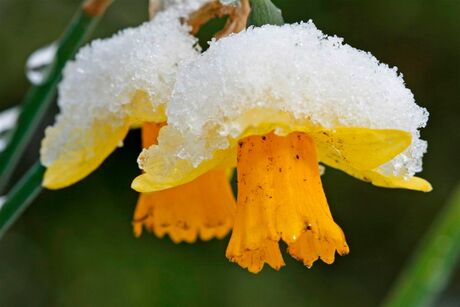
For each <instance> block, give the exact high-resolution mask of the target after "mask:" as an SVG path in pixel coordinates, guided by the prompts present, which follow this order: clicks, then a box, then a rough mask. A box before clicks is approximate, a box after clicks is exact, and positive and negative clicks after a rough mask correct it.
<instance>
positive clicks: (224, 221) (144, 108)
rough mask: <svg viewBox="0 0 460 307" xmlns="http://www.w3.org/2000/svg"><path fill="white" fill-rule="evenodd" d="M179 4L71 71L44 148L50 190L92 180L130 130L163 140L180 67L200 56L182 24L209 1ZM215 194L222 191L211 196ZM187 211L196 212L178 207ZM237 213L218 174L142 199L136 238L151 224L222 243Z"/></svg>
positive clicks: (93, 48) (103, 44)
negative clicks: (161, 131)
mask: <svg viewBox="0 0 460 307" xmlns="http://www.w3.org/2000/svg"><path fill="white" fill-rule="evenodd" d="M176 2H178V5H177V6H172V7H170V8H168V9H167V10H165V11H163V12H160V13H158V14H157V16H156V17H155V18H154V19H153V20H152V21H150V22H146V23H144V24H143V25H141V26H139V27H137V28H131V29H126V30H123V31H121V32H120V33H118V34H116V35H115V36H113V37H112V38H109V39H104V40H96V41H94V42H92V43H91V44H90V45H89V46H87V47H84V48H82V49H81V50H80V52H79V53H78V55H77V56H76V60H75V61H72V62H70V63H69V64H67V65H66V67H65V69H64V73H63V81H62V82H61V84H60V85H59V100H58V104H59V108H60V114H59V115H58V116H57V119H56V123H55V124H54V126H52V127H50V128H48V129H47V130H46V136H45V139H44V140H43V142H42V148H41V161H42V163H43V165H45V166H46V167H47V170H46V173H45V178H44V182H43V185H44V186H45V187H47V188H50V189H58V188H63V187H66V186H69V185H71V184H73V183H75V182H77V181H79V180H81V179H83V178H84V177H86V176H87V175H88V174H90V173H91V172H92V171H93V170H95V169H96V168H97V167H98V166H99V165H100V164H101V163H102V162H103V161H104V160H105V159H106V158H107V156H108V155H109V154H110V153H111V152H112V151H114V150H115V149H116V148H117V146H120V144H122V142H123V139H124V138H125V136H126V134H127V133H128V131H129V129H130V128H136V127H142V133H143V143H144V145H145V146H148V145H151V144H153V143H155V142H156V135H157V132H158V130H159V128H160V127H161V126H163V125H164V124H165V122H166V120H167V118H166V116H165V113H164V109H165V105H166V104H167V102H168V100H169V96H170V95H171V91H172V89H173V86H174V83H175V80H176V72H177V70H178V67H179V66H180V65H181V63H182V62H184V61H187V60H190V59H192V58H194V57H196V56H198V55H199V54H200V52H199V50H197V48H196V47H195V46H196V45H197V39H196V38H194V37H193V36H192V35H190V34H189V30H190V28H189V27H188V26H187V25H184V24H182V23H181V22H180V19H181V17H182V16H184V14H185V13H186V12H188V10H189V9H192V8H193V9H195V8H197V7H198V6H199V4H200V3H201V4H202V3H204V2H205V1H198V0H197V1H191V2H190V5H191V7H190V8H189V7H187V6H186V5H185V4H183V3H182V2H181V1H176ZM173 4H174V3H173ZM208 188H209V189H211V190H212V189H215V190H216V191H217V192H214V193H206V191H207V190H203V189H208ZM216 195H218V197H216ZM186 206H188V207H189V208H188V210H190V211H192V212H193V214H188V213H187V212H186V211H184V210H179V209H178V207H186ZM209 206H212V207H213V210H209ZM234 208H235V204H234V199H233V195H232V193H231V188H230V185H229V184H228V181H227V175H226V172H225V170H219V171H211V172H209V173H208V174H205V175H204V176H201V177H199V178H196V179H195V180H194V181H193V182H191V183H188V184H187V185H184V186H182V187H178V188H175V189H172V190H171V191H162V192H159V193H153V194H145V195H141V196H140V198H139V202H138V206H137V209H136V212H135V216H134V221H133V224H134V225H133V227H134V232H135V234H136V235H137V236H138V235H140V234H141V232H142V228H143V227H144V226H145V227H147V228H148V229H149V230H151V231H152V232H154V233H155V234H157V235H158V236H163V235H164V234H169V235H170V236H171V238H172V239H173V240H174V241H175V242H180V241H183V240H184V241H188V242H192V241H194V240H195V239H196V238H197V237H198V236H200V237H201V238H202V239H210V238H213V237H222V236H223V235H225V234H227V233H228V231H229V230H230V229H231V227H232V225H233V217H234V216H233V215H234Z"/></svg>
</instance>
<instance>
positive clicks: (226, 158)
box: [133, 21, 431, 191]
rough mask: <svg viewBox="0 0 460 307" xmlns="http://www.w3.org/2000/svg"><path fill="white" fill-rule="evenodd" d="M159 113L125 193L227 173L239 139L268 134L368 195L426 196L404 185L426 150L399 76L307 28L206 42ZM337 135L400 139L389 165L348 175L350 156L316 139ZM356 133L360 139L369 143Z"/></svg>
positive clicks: (419, 112) (418, 112)
mask: <svg viewBox="0 0 460 307" xmlns="http://www.w3.org/2000/svg"><path fill="white" fill-rule="evenodd" d="M166 113H167V116H168V123H169V125H168V126H167V127H165V128H164V129H163V130H162V131H161V132H160V136H159V145H158V146H152V147H151V148H150V149H148V150H144V151H143V153H142V154H141V156H140V157H139V165H140V167H141V168H142V169H144V171H145V172H146V173H147V174H146V175H143V176H140V177H138V179H137V180H135V181H134V183H133V187H134V188H135V189H137V190H139V191H141V190H155V189H163V188H166V187H168V186H172V185H174V184H177V183H180V182H185V181H188V180H190V179H192V178H193V177H195V176H197V175H199V174H200V173H202V172H203V171H206V170H207V169H209V168H212V167H215V166H216V165H224V164H227V165H234V164H235V163H236V145H237V142H238V140H239V139H241V138H243V137H245V136H248V135H254V134H255V135H264V134H267V133H268V132H270V131H272V130H274V131H275V133H276V134H278V135H287V134H289V133H291V132H294V131H300V132H307V133H312V134H313V135H314V139H315V142H316V143H317V147H318V149H317V150H318V155H319V159H320V160H321V161H322V162H324V163H325V164H328V165H330V166H333V167H336V168H340V169H342V170H344V171H345V172H347V173H349V174H350V175H353V176H355V177H358V178H360V179H363V180H366V181H371V182H372V183H374V184H376V185H380V186H387V187H406V188H411V189H416V190H429V189H430V188H431V187H429V184H428V183H426V182H424V181H423V182H422V181H420V180H421V179H420V180H419V178H412V176H413V175H414V174H415V173H416V172H420V171H421V169H422V162H421V158H422V156H423V154H424V153H425V151H426V142H425V141H422V140H420V138H419V130H418V129H419V128H421V127H424V126H425V124H426V122H427V120H428V112H427V111H426V110H425V109H424V108H421V107H419V106H418V105H417V104H416V103H415V101H414V96H413V94H412V93H411V91H410V90H409V89H408V88H406V86H405V84H404V80H403V78H402V75H401V74H399V73H398V72H397V69H396V68H390V67H389V66H388V65H386V64H383V63H379V61H378V60H377V59H376V58H375V57H373V56H372V55H371V54H370V53H368V52H364V51H361V50H358V49H355V48H353V47H351V46H349V45H347V44H344V43H343V39H341V38H339V37H336V36H327V35H324V34H323V33H322V32H321V31H320V30H318V29H317V28H316V27H315V25H314V24H313V23H312V22H311V21H310V22H308V23H300V24H292V25H284V26H270V25H267V26H263V27H261V28H249V29H247V30H246V31H244V32H241V33H239V34H235V35H232V36H230V37H227V38H224V39H221V40H219V41H215V42H212V44H211V46H210V48H209V49H208V50H207V51H206V52H205V53H203V54H202V55H201V56H200V57H198V58H196V59H195V60H194V61H192V62H190V63H188V65H184V66H183V67H182V69H181V70H180V72H179V73H178V78H177V82H176V85H175V89H174V92H173V96H172V99H171V101H170V103H169V104H168V108H167V111H166ZM343 128H370V129H386V130H385V131H389V132H388V133H389V134H388V133H387V136H384V137H382V136H381V135H380V133H379V132H378V131H377V132H376V133H371V134H370V137H371V138H375V139H379V140H380V141H381V142H380V143H381V144H388V145H389V146H392V143H393V138H394V137H396V135H397V133H396V132H395V133H396V134H395V133H393V132H394V131H396V130H398V131H402V132H403V133H405V135H406V136H407V137H406V139H405V141H404V142H405V144H403V143H404V142H403V143H400V144H401V146H402V147H401V146H400V147H401V148H402V149H401V150H404V149H405V150H404V151H403V152H402V153H400V151H401V150H399V149H398V150H396V149H395V150H393V151H394V152H395V154H394V156H391V154H389V156H388V157H390V158H389V159H388V160H391V161H388V160H385V161H383V160H382V159H374V162H375V163H374V162H372V163H371V162H369V163H368V164H366V165H364V164H362V165H358V164H359V163H360V161H359V160H360V159H355V160H356V161H357V162H356V163H355V164H353V163H352V162H353V161H352V162H350V161H347V159H346V158H347V157H345V156H344V155H345V154H346V151H347V150H348V151H349V152H350V150H351V151H353V149H350V148H348V149H346V150H344V151H340V148H339V146H341V145H340V144H341V143H340V142H341V141H342V140H343V139H340V138H338V137H336V138H335V139H334V140H335V141H337V142H338V144H332V143H331V138H329V137H325V136H324V134H322V133H319V132H318V131H321V129H330V130H331V129H332V130H331V131H335V130H337V131H338V133H342V134H343V133H346V129H345V130H343ZM340 129H342V130H340ZM388 129H389V130H388ZM344 131H345V132H344ZM382 131H383V130H382ZM385 131H383V132H385ZM323 132H324V131H323ZM383 132H382V133H383ZM356 133H361V136H362V139H366V138H367V136H368V134H369V133H368V132H363V131H361V130H358V132H356ZM365 133H367V134H366V137H365V136H364V135H365ZM388 135H392V136H388ZM356 137H359V136H356ZM353 138H355V135H354V134H353V135H352V134H348V139H349V140H352V139H353ZM332 139H333V138H332ZM339 141H340V142H339ZM351 143H353V141H351ZM395 143H396V142H395ZM409 144H410V145H409ZM352 145H353V144H352ZM371 145H372V144H371ZM371 145H369V146H371ZM353 146H354V145H353ZM363 146H364V145H363ZM366 146H367V145H366ZM366 146H364V147H366ZM406 148H407V149H406ZM323 149H324V150H323ZM367 150H369V151H371V150H372V149H371V148H370V147H369V148H367ZM355 156H356V155H355ZM361 160H362V159H361ZM371 160H372V159H371ZM377 161H378V163H377ZM409 179H410V180H409ZM406 181H407V182H406Z"/></svg>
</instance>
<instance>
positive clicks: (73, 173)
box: [42, 121, 129, 189]
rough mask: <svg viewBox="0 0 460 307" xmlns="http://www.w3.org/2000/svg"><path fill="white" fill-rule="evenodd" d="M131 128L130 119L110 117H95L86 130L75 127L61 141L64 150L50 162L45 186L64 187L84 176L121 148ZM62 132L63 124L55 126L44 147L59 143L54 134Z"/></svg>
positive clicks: (56, 135) (51, 187) (49, 187)
mask: <svg viewBox="0 0 460 307" xmlns="http://www.w3.org/2000/svg"><path fill="white" fill-rule="evenodd" d="M128 130H129V123H128V122H126V123H121V124H119V125H113V124H112V123H111V122H106V121H95V122H94V123H93V124H92V126H91V128H90V129H85V130H84V131H81V130H76V129H75V130H72V131H71V134H72V135H68V136H67V141H66V142H65V143H63V144H62V145H61V146H63V147H64V148H63V149H64V150H61V151H60V152H59V157H58V158H57V159H56V160H55V161H53V162H52V163H51V164H50V165H47V169H46V172H45V177H44V180H43V186H44V187H46V188H48V189H60V188H64V187H67V186H69V185H71V184H73V183H75V182H77V181H79V180H81V179H83V178H84V177H85V176H87V175H88V174H90V173H91V172H92V171H94V170H95V169H96V168H97V167H98V166H99V165H100V164H101V163H102V162H103V161H104V160H105V158H107V156H108V155H110V153H112V152H113V151H114V150H115V149H116V148H117V146H118V145H119V144H120V142H121V141H123V139H124V138H125V136H126V134H127V133H128ZM60 133H61V131H60V130H59V127H53V130H50V132H49V133H48V134H47V137H46V138H45V140H44V141H43V144H42V150H46V149H47V146H50V144H53V143H55V142H54V141H55V140H54V138H55V137H59V135H58V134H60ZM88 140H91V142H88Z"/></svg>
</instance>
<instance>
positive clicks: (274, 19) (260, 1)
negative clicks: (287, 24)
mask: <svg viewBox="0 0 460 307" xmlns="http://www.w3.org/2000/svg"><path fill="white" fill-rule="evenodd" d="M249 2H250V4H251V13H250V14H249V17H248V26H254V27H261V26H263V25H267V24H269V25H282V24H284V20H283V15H282V14H281V10H280V9H279V8H277V7H276V6H275V5H274V4H273V3H272V2H271V1H270V0H250V1H249Z"/></svg>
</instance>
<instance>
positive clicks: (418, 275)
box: [383, 186, 460, 307]
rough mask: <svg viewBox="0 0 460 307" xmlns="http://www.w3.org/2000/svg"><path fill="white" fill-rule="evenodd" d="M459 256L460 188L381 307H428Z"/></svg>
mask: <svg viewBox="0 0 460 307" xmlns="http://www.w3.org/2000/svg"><path fill="white" fill-rule="evenodd" d="M459 256H460V186H459V187H458V188H457V189H456V191H455V193H454V196H453V198H452V199H451V200H450V202H449V203H448V204H447V207H445V208H444V209H443V211H442V212H441V213H440V215H439V216H438V218H437V219H436V221H435V222H434V223H433V225H432V226H431V228H430V230H429V231H428V233H427V235H426V237H425V238H424V239H422V240H421V244H420V247H419V249H418V250H417V251H416V253H415V254H414V257H413V259H412V261H411V262H410V263H409V266H408V267H407V269H406V270H404V271H403V272H402V274H401V276H400V277H399V279H398V280H397V282H396V284H395V286H394V288H393V290H392V291H391V292H390V295H389V296H388V298H387V300H386V301H385V303H384V304H383V306H385V307H412V306H417V307H419V306H430V305H431V304H432V303H433V302H434V300H435V299H436V297H437V296H438V294H439V293H440V292H441V291H442V290H443V289H444V287H445V286H446V285H447V282H448V280H449V277H450V275H451V272H452V270H453V268H454V266H455V264H456V263H457V260H458V258H459Z"/></svg>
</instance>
